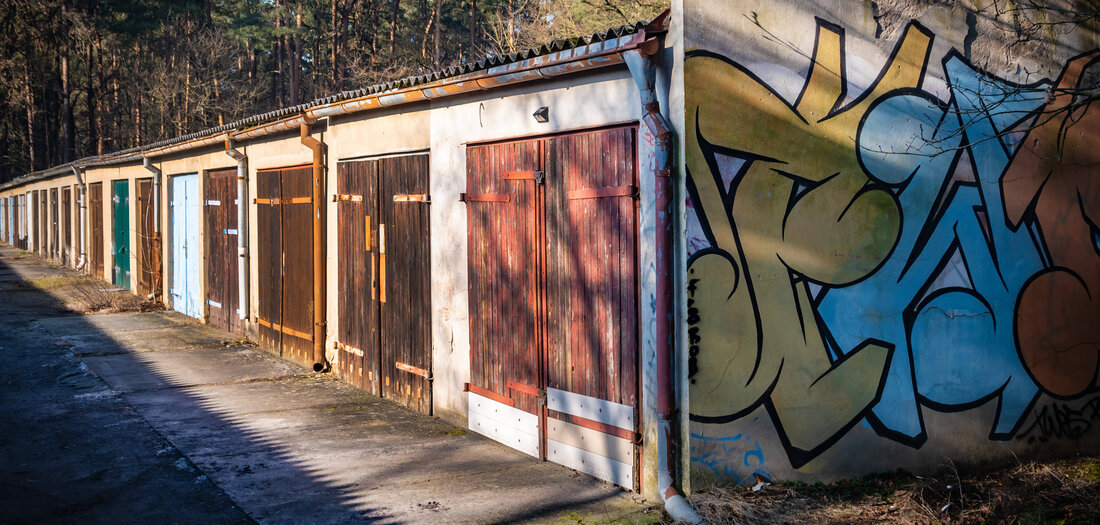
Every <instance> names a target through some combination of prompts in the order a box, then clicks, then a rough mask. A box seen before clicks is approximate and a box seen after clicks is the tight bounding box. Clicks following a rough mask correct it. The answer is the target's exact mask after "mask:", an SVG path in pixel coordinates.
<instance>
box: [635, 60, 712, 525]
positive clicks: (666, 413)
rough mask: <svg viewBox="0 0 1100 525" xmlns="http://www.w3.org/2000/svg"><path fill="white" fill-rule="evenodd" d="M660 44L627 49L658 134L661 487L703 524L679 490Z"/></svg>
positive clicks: (647, 122)
mask: <svg viewBox="0 0 1100 525" xmlns="http://www.w3.org/2000/svg"><path fill="white" fill-rule="evenodd" d="M658 49H659V47H658V46H655V45H654V46H651V47H648V48H641V47H640V48H636V49H631V50H628V51H625V52H623V54H622V56H623V59H624V61H625V62H626V65H627V67H628V68H629V69H630V75H631V76H632V77H634V82H635V83H636V84H637V86H638V94H639V98H640V99H641V104H642V115H643V116H642V125H643V126H644V127H645V128H646V131H647V132H648V133H649V134H650V135H652V136H653V137H654V139H655V140H654V142H653V159H652V160H653V162H647V163H642V169H643V170H645V171H648V172H649V173H643V174H642V175H643V176H652V177H653V181H654V186H653V187H654V200H655V208H656V215H657V216H656V239H655V244H656V252H657V253H656V265H655V266H656V273H657V285H656V286H657V290H656V295H657V296H656V305H655V306H656V316H655V317H656V321H657V327H656V332H657V334H656V347H657V348H656V354H657V355H656V358H657V359H656V360H657V453H658V458H657V488H658V491H659V492H660V494H661V498H662V499H664V502H665V511H666V512H668V514H669V515H670V516H672V518H673V519H675V520H676V521H682V522H685V523H703V522H704V521H703V518H702V517H700V516H699V514H698V513H697V512H695V509H694V508H692V506H691V503H689V502H688V501H687V499H686V498H684V496H683V494H681V493H680V491H679V489H677V488H676V480H677V477H678V476H677V468H676V466H677V465H678V464H679V461H678V459H679V453H680V451H681V448H680V440H679V439H677V434H676V429H675V426H674V423H675V406H676V404H675V399H676V385H675V384H674V383H673V374H672V371H673V370H674V363H673V356H674V355H675V354H674V351H673V350H674V349H675V334H676V320H675V315H674V314H673V305H674V304H675V303H674V295H673V287H674V280H673V275H672V272H673V269H672V268H673V247H674V234H673V226H674V224H673V220H672V217H673V213H674V210H675V207H674V205H673V198H672V193H673V187H672V148H673V138H674V137H673V132H672V125H671V124H670V123H669V122H668V120H667V119H666V118H665V116H664V115H662V114H661V107H660V103H659V102H658V100H657V93H656V89H655V85H656V69H657V68H656V66H655V65H654V64H653V62H652V56H653V55H654V54H655V53H656V52H657V50H658Z"/></svg>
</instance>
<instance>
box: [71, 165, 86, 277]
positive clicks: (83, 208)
mask: <svg viewBox="0 0 1100 525" xmlns="http://www.w3.org/2000/svg"><path fill="white" fill-rule="evenodd" d="M72 169H73V175H75V176H76V184H77V185H78V186H80V225H79V228H80V261H79V262H78V263H77V264H76V269H77V271H80V270H83V269H84V264H85V263H87V262H88V255H87V253H88V252H87V251H86V250H87V249H86V248H85V246H86V244H87V238H88V231H87V228H86V224H85V221H86V219H85V216H86V215H88V185H87V184H84V176H83V175H82V174H81V169H80V168H78V167H77V166H76V165H75V164H74V165H73V166H72Z"/></svg>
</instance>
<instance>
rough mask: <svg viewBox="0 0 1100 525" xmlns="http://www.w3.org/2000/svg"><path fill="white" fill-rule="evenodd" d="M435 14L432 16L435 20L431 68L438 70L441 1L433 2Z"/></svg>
mask: <svg viewBox="0 0 1100 525" xmlns="http://www.w3.org/2000/svg"><path fill="white" fill-rule="evenodd" d="M434 7H435V14H433V15H432V17H433V18H435V35H433V40H434V47H435V53H433V54H432V66H433V67H434V68H436V69H439V63H440V62H441V61H442V56H440V52H441V46H442V40H443V31H442V29H441V28H442V26H443V18H442V16H443V0H435V6H434Z"/></svg>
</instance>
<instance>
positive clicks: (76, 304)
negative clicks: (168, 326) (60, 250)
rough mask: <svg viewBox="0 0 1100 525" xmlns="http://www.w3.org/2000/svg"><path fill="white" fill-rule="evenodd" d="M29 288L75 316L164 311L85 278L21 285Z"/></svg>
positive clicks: (48, 279)
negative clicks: (53, 299) (48, 297)
mask: <svg viewBox="0 0 1100 525" xmlns="http://www.w3.org/2000/svg"><path fill="white" fill-rule="evenodd" d="M22 283H25V286H27V287H28V288H34V289H38V290H41V291H43V292H46V293H48V294H50V295H51V296H53V297H54V298H55V299H57V300H58V301H59V302H61V303H62V305H63V306H64V308H65V309H67V310H70V311H72V312H77V313H85V314H87V313H97V312H103V313H111V312H147V311H153V310H160V309H162V308H163V307H162V306H161V305H160V304H158V303H154V302H152V301H149V300H147V299H145V298H143V297H138V296H136V295H133V294H131V293H129V292H128V291H125V290H122V289H120V288H118V287H117V286H114V285H111V284H107V283H106V282H103V281H101V280H99V279H95V278H92V277H89V276H86V275H75V276H69V275H67V276H58V277H40V278H37V279H27V280H25V281H22Z"/></svg>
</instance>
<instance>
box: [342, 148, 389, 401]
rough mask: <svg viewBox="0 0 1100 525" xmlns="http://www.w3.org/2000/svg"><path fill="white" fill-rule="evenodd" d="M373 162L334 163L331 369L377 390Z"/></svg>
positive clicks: (375, 181) (378, 392) (375, 184)
mask: <svg viewBox="0 0 1100 525" xmlns="http://www.w3.org/2000/svg"><path fill="white" fill-rule="evenodd" d="M377 187H378V164H377V163H375V162H371V161H365V160H359V161H346V162H340V163H339V164H337V167H336V191H337V195H336V202H337V214H336V223H337V245H338V246H337V289H338V293H337V295H338V298H337V301H338V305H337V308H338V311H339V320H340V321H339V323H338V324H339V328H338V330H337V334H336V340H337V341H336V362H335V363H334V364H333V371H334V372H335V373H336V375H337V376H338V377H339V378H340V379H342V380H344V381H347V382H348V383H351V384H353V385H355V386H357V387H360V388H362V389H364V390H366V391H368V392H370V393H372V394H374V395H376V396H381V395H382V390H381V388H380V385H381V377H382V374H381V365H380V363H381V352H380V350H379V337H380V334H379V331H378V330H379V304H380V303H379V302H378V247H377V234H376V233H375V232H376V230H377V226H378V225H377V223H378V211H377V210H378V191H377Z"/></svg>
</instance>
